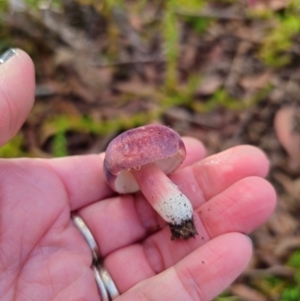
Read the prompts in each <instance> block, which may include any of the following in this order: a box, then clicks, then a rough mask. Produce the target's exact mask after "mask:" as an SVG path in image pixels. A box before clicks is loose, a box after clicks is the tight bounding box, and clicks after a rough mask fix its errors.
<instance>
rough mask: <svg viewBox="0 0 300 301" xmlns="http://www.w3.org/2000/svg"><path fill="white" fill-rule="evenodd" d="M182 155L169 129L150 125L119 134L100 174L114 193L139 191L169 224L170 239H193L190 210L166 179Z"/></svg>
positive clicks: (175, 135) (177, 139)
mask: <svg viewBox="0 0 300 301" xmlns="http://www.w3.org/2000/svg"><path fill="white" fill-rule="evenodd" d="M185 155H186V150H185V146H184V143H183V141H182V139H181V137H180V136H179V134H178V133H177V132H175V131H174V130H172V129H171V128H169V127H166V126H163V125H158V124H152V125H147V126H142V127H138V128H135V129H132V130H129V131H127V132H124V133H122V134H121V135H119V136H118V137H116V138H115V139H113V140H112V141H111V142H110V144H109V145H108V147H107V150H106V155H105V159H104V174H105V177H106V180H107V182H108V184H109V185H110V186H111V188H112V189H113V190H115V191H116V192H118V193H121V194H122V193H133V192H136V191H138V190H141V191H142V192H143V194H144V196H145V198H146V199H147V200H148V201H149V203H150V204H151V205H152V207H153V208H154V209H155V210H156V211H157V212H158V214H159V215H160V216H161V217H162V218H163V219H164V220H165V221H166V222H167V223H168V224H169V226H170V229H171V233H172V236H171V239H172V240H174V239H181V238H182V239H189V238H190V237H195V235H196V234H198V233H197V230H196V228H195V225H194V220H193V207H192V204H191V203H190V201H189V200H188V198H187V197H186V196H185V195H184V194H183V193H182V192H181V191H180V190H179V189H178V188H177V186H176V185H175V184H174V183H173V182H172V181H171V180H170V179H169V178H168V176H167V175H168V174H170V173H172V172H173V171H174V170H176V168H177V167H178V166H179V165H180V164H181V162H182V161H183V160H184V158H185Z"/></svg>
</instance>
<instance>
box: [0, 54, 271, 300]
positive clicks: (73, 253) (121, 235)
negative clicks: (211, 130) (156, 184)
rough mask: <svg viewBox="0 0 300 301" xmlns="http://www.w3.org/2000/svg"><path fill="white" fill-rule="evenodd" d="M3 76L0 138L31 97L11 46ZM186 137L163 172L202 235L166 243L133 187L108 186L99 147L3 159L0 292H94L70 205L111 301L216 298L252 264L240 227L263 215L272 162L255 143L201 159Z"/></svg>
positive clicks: (81, 295)
mask: <svg viewBox="0 0 300 301" xmlns="http://www.w3.org/2000/svg"><path fill="white" fill-rule="evenodd" d="M0 78H1V79H2V80H1V81H0V109H1V110H0V128H1V133H0V143H1V144H2V145H3V144H4V143H5V142H6V141H7V140H8V139H9V138H11V137H12V136H13V135H14V134H15V133H16V131H17V130H18V129H19V127H20V125H21V124H22V122H23V121H24V119H25V118H26V116H27V114H28V112H29V110H30V108H31V106H32V100H33V90H34V80H33V78H34V75H33V66H32V63H31V61H30V59H29V58H28V56H27V55H26V54H25V53H23V52H22V51H20V50H18V52H17V55H15V56H14V57H13V58H11V59H10V60H9V61H7V62H6V63H4V64H3V65H0ZM20 79H22V81H21V80H20ZM15 83H19V84H18V85H15ZM185 144H186V148H187V158H186V160H185V161H184V163H183V164H182V166H181V168H180V169H179V170H178V171H177V172H175V173H173V174H172V175H171V176H170V177H171V178H172V181H173V182H174V183H176V184H177V185H178V187H179V188H180V189H181V190H182V192H183V193H185V194H186V196H187V197H188V198H189V199H190V201H191V202H192V204H193V207H194V218H195V224H196V227H197V230H198V233H199V235H198V236H197V237H196V238H195V239H190V240H188V241H171V240H170V230H169V228H168V226H166V225H165V223H164V221H163V220H162V219H161V218H160V217H159V216H158V215H157V214H156V213H155V212H154V210H153V209H152V208H151V206H150V205H149V204H148V202H147V201H146V200H145V199H144V197H143V196H142V194H141V193H137V194H134V195H123V196H119V195H116V194H114V193H113V192H112V191H111V190H110V189H109V187H108V186H107V185H106V183H105V181H104V176H103V173H102V162H103V154H100V155H89V156H76V157H68V158H62V159H52V160H44V159H12V160H0V279H1V285H0V299H1V300H45V301H47V300H100V297H99V295H98V291H97V286H96V282H95V278H94V273H93V270H92V269H91V262H92V255H91V251H90V249H89V248H88V246H87V244H86V242H85V241H84V239H83V237H82V236H81V234H80V233H79V232H78V230H77V229H76V227H75V226H74V225H73V223H72V221H71V219H70V216H71V212H72V211H78V214H79V215H80V216H81V217H82V218H83V220H84V221H85V222H86V224H87V225H88V227H89V228H90V230H91V232H92V233H93V235H94V237H95V239H96V241H97V244H98V246H99V250H100V253H101V256H103V258H104V265H105V267H106V269H107V270H108V271H109V272H110V274H111V276H112V278H113V279H114V281H115V283H116V285H117V287H118V289H119V291H120V293H121V295H120V297H118V298H117V299H116V300H120V301H125V300H128V301H129V300H130V301H134V300H175V301H176V300H187V301H188V300H205V301H208V300H212V299H213V298H214V297H215V296H217V295H218V294H219V293H220V292H221V291H222V290H224V289H225V288H226V287H227V286H228V285H229V284H230V283H231V282H232V281H233V280H234V279H235V278H236V277H237V276H238V275H239V274H240V273H241V272H242V271H243V269H244V268H245V267H246V265H247V263H248V262H249V259H250V257H251V249H252V246H251V243H250V241H249V240H248V238H247V237H246V236H245V235H244V234H248V233H250V232H251V231H252V230H254V229H255V228H257V227H258V226H259V225H261V224H262V223H263V222H265V220H266V219H267V218H268V216H269V215H270V214H271V212H272V210H273V208H274V205H275V193H274V190H273V188H272V187H271V186H270V185H269V184H268V182H266V181H265V180H264V179H263V178H262V177H264V176H265V175H266V173H267V172H268V161H267V159H266V157H265V155H264V154H263V153H262V152H261V151H260V150H258V149H256V148H254V147H251V146H239V147H235V148H232V149H229V150H227V151H225V152H222V153H219V154H216V155H214V156H210V157H206V158H205V150H204V147H203V145H202V144H201V143H200V142H198V141H196V140H195V139H192V138H185ZM241 233H244V234H241Z"/></svg>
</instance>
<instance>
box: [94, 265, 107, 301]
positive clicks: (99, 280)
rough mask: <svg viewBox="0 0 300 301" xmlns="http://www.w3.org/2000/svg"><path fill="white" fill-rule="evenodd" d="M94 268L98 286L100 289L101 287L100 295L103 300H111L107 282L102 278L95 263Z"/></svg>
mask: <svg viewBox="0 0 300 301" xmlns="http://www.w3.org/2000/svg"><path fill="white" fill-rule="evenodd" d="M93 270H94V273H95V278H96V283H97V286H98V289H99V293H100V296H101V301H110V300H109V296H108V292H107V290H106V287H105V284H104V281H103V280H102V278H101V276H100V273H99V271H98V269H97V267H96V266H94V265H93Z"/></svg>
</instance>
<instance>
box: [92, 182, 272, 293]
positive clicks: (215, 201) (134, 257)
mask: <svg viewBox="0 0 300 301" xmlns="http://www.w3.org/2000/svg"><path fill="white" fill-rule="evenodd" d="M275 200H276V195H275V191H274V189H273V187H272V186H271V185H270V184H269V183H268V182H267V181H265V180H264V179H262V178H258V177H249V178H245V179H242V180H240V181H238V182H237V183H235V184H233V185H232V186H230V187H229V188H228V189H226V190H225V191H223V192H222V193H220V194H218V195H216V196H215V197H213V198H212V199H211V200H210V201H209V202H207V203H205V204H203V205H202V206H200V208H199V209H197V210H196V211H195V213H194V219H195V225H196V228H197V231H198V234H199V235H198V236H196V237H195V239H189V240H187V241H171V240H170V230H169V229H168V227H164V228H163V229H161V230H160V231H158V232H156V233H155V234H153V235H151V236H149V237H148V238H146V239H145V240H144V241H143V242H142V243H137V244H133V245H129V246H127V247H126V246H125V247H123V248H122V247H120V245H118V243H117V242H118V239H119V241H120V242H121V243H122V242H123V236H125V237H126V236H127V239H128V235H129V234H128V231H127V230H126V228H130V227H131V228H132V229H133V225H129V221H128V224H123V223H121V225H120V228H119V236H118V239H117V238H114V235H113V230H112V229H111V227H112V226H109V223H110V222H109V218H107V220H106V223H107V224H108V233H107V234H106V235H107V237H105V238H104V237H103V236H102V237H101V238H102V239H100V240H98V241H99V246H100V249H101V250H103V249H105V250H106V248H107V246H108V244H109V242H108V236H110V237H111V239H112V240H113V241H115V244H116V245H117V246H118V247H119V248H118V249H117V248H115V246H112V245H110V247H111V249H110V250H109V251H110V252H109V253H107V254H111V255H109V256H108V258H109V260H108V262H107V265H108V268H109V271H110V273H111V274H112V276H113V277H115V276H116V277H118V276H117V275H118V273H119V267H120V266H122V268H123V269H124V270H125V271H126V270H130V269H131V265H132V262H133V261H134V262H135V263H136V265H138V266H139V269H138V270H137V271H136V272H135V273H134V274H128V275H132V277H124V278H126V279H124V281H123V282H122V283H120V285H123V286H122V288H123V289H124V290H126V289H128V288H130V287H132V286H134V285H135V284H136V283H138V282H140V281H142V280H144V279H146V278H148V277H149V275H151V273H155V274H158V273H160V272H162V271H163V270H164V269H166V268H169V267H171V266H172V265H174V264H176V263H177V262H179V261H180V260H181V259H182V258H184V257H185V256H187V255H188V254H189V253H190V252H193V251H194V250H196V249H197V248H199V247H201V246H202V245H204V244H205V243H207V242H208V241H210V240H211V239H214V238H216V237H217V236H220V235H223V234H225V233H230V232H242V233H250V232H251V231H253V230H254V229H255V228H257V227H258V226H260V225H261V224H262V223H264V222H265V220H266V219H267V218H268V217H269V216H270V214H271V213H272V211H273V209H274V207H275ZM120 212H121V209H120ZM125 214H126V212H125ZM90 218H91V215H90ZM95 218H96V213H95V217H92V219H93V220H94V219H95ZM117 218H119V219H120V220H122V217H121V216H118V217H117ZM117 218H116V219H114V218H113V220H112V222H113V223H114V222H117ZM89 222H90V220H87V223H89ZM101 222H102V221H101ZM101 222H99V223H100V224H101ZM99 223H98V229H101V226H100V227H99ZM93 224H96V222H95V220H94V223H93ZM139 229H140V231H141V230H142V229H141V228H139ZM92 231H94V232H93V233H96V237H97V239H99V234H97V229H96V228H93V229H92ZM136 231H138V230H136ZM98 232H102V231H100V230H98ZM134 234H135V235H136V234H138V232H135V233H134ZM136 241H137V240H136ZM123 243H124V242H123ZM113 248H115V249H114V250H116V251H114V252H113V251H112V250H113ZM115 262H118V264H116V265H114V263H115Z"/></svg>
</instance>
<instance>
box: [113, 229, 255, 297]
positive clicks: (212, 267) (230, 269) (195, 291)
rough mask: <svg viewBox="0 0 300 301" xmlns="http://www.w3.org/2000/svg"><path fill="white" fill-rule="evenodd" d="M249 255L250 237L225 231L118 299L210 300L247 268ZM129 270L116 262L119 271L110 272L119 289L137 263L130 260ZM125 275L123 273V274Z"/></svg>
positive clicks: (123, 289)
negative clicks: (112, 273) (225, 232)
mask: <svg viewBox="0 0 300 301" xmlns="http://www.w3.org/2000/svg"><path fill="white" fill-rule="evenodd" d="M251 254H252V245H251V243H250V241H249V239H248V238H247V237H246V236H244V235H242V234H238V233H230V234H225V235H222V236H220V237H217V238H215V239H214V240H212V241H210V242H208V243H207V244H205V245H204V246H202V247H201V248H199V249H197V250H195V251H194V252H193V253H191V254H189V255H188V256H187V257H185V258H184V259H182V260H181V261H180V262H178V263H177V264H176V265H175V266H173V267H171V268H169V269H167V270H166V271H164V272H162V273H160V274H158V275H156V276H154V275H155V274H153V273H152V275H149V276H150V277H151V276H153V277H151V278H150V279H147V280H145V281H142V282H141V283H138V284H137V285H136V286H134V287H133V288H132V289H131V290H130V291H128V292H126V293H124V294H123V295H121V296H120V297H119V298H118V300H119V301H126V300H130V301H135V300H136V301H138V300H166V301H168V300H172V301H176V300H178V301H181V300H186V301H189V300H191V301H192V300H206V301H209V300H212V299H213V298H214V297H216V296H217V295H219V294H220V293H221V292H222V291H223V290H224V289H225V288H227V287H228V286H229V285H230V284H231V283H232V282H233V281H234V280H235V279H236V278H237V276H239V275H240V274H241V272H242V271H243V270H244V269H245V268H246V266H247V264H248V263H249V260H250V258H251ZM131 264H132V265H131V269H130V270H128V269H127V270H124V268H123V266H122V263H120V262H119V261H116V262H115V265H117V266H118V270H119V273H118V274H116V275H113V279H114V281H115V282H116V283H117V285H118V284H119V283H120V285H118V288H119V290H120V291H121V292H122V293H123V292H124V291H126V290H127V289H126V288H125V287H123V285H121V283H122V282H124V279H122V277H123V278H126V277H128V275H133V276H134V275H135V274H136V273H138V269H139V266H138V265H137V264H136V263H135V262H134V260H133V261H132V262H131ZM125 275H126V276H125Z"/></svg>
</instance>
